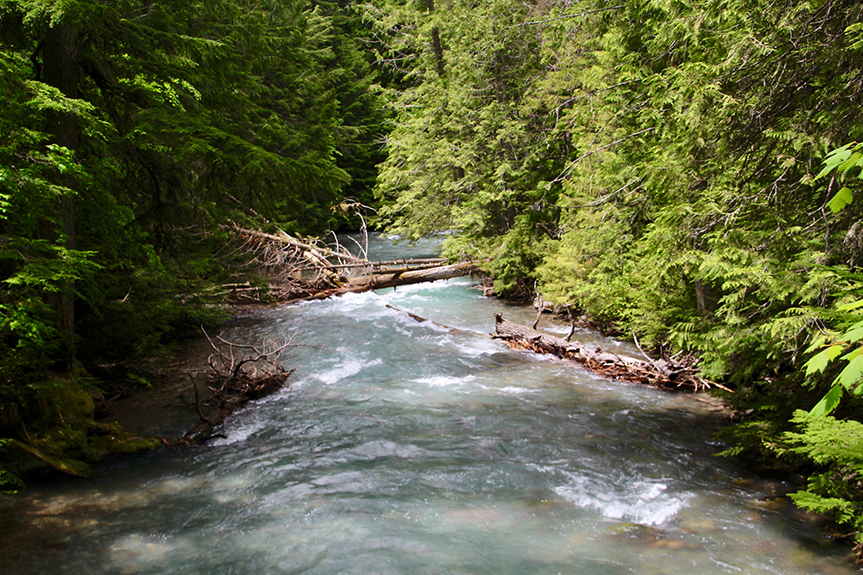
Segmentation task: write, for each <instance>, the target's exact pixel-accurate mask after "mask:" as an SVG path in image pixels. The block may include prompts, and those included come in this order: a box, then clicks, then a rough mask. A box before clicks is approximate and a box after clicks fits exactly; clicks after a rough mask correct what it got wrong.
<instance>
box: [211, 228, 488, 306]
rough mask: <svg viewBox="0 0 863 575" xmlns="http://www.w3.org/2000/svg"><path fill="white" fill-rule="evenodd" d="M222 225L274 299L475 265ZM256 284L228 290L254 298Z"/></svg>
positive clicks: (384, 284) (416, 278)
mask: <svg viewBox="0 0 863 575" xmlns="http://www.w3.org/2000/svg"><path fill="white" fill-rule="evenodd" d="M227 229H229V230H231V231H232V232H233V233H234V234H235V237H236V238H237V239H238V240H239V241H240V242H241V245H240V247H241V249H244V250H245V251H247V252H250V253H252V254H254V255H255V257H256V260H257V263H258V265H259V266H260V267H261V269H262V270H264V271H265V273H267V275H268V276H269V277H270V278H272V279H271V281H270V289H269V292H270V295H271V296H272V297H273V298H274V299H276V300H277V301H279V302H291V301H298V300H303V299H325V298H328V297H330V296H334V295H341V294H345V293H352V292H364V291H370V290H375V289H383V288H391V287H392V288H394V287H398V286H402V285H410V284H416V283H423V282H432V281H437V280H441V279H450V278H454V277H459V276H464V275H467V274H469V273H470V272H471V271H473V270H475V269H476V265H475V264H474V263H473V262H460V263H454V264H448V263H447V261H446V259H444V258H421V259H401V260H389V261H371V260H368V259H366V258H363V257H359V256H357V255H354V254H352V253H350V252H349V251H348V250H347V249H346V248H345V247H344V246H342V245H340V244H339V243H338V242H336V244H335V245H325V244H323V243H322V242H321V241H320V240H314V239H311V240H300V239H297V238H295V237H293V236H291V235H289V234H287V233H285V232H278V233H277V234H268V233H265V232H261V231H258V230H249V229H246V228H242V227H240V226H237V225H233V226H229V227H227ZM222 287H225V286H222ZM256 289H258V288H252V287H250V286H248V285H247V284H241V286H240V287H239V288H230V290H228V293H229V295H230V296H231V297H232V298H234V299H235V300H236V301H243V300H244V299H246V300H248V298H249V297H250V296H251V297H253V298H254V296H256V295H257V293H258V292H257V291H255V290H256ZM235 292H236V295H235Z"/></svg>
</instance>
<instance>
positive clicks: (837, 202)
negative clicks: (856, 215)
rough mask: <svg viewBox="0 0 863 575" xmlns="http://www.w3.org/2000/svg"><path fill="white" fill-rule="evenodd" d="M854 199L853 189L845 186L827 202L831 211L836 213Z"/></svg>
mask: <svg viewBox="0 0 863 575" xmlns="http://www.w3.org/2000/svg"><path fill="white" fill-rule="evenodd" d="M853 199H854V195H853V194H852V193H851V190H850V189H848V188H847V187H843V188H842V189H840V190H839V191H838V192H836V195H835V196H833V197H832V198H830V201H829V202H827V207H829V208H830V211H832V212H833V213H834V214H835V213H838V212H840V211H841V210H842V208H844V207H845V206H847V205H848V204H850V203H851V202H852V200H853Z"/></svg>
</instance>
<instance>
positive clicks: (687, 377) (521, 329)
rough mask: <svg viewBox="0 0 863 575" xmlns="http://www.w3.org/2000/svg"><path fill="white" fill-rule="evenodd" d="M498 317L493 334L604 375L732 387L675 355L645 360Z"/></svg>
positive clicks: (667, 384) (680, 385) (658, 383)
mask: <svg viewBox="0 0 863 575" xmlns="http://www.w3.org/2000/svg"><path fill="white" fill-rule="evenodd" d="M494 317H495V332H496V334H497V335H495V336H492V337H496V338H498V339H503V340H505V341H507V342H508V343H509V344H510V347H513V348H521V349H529V350H532V351H535V352H537V353H548V354H552V355H554V356H557V357H559V358H561V359H568V360H571V361H575V362H578V363H579V364H581V365H583V366H584V367H585V368H587V369H588V370H590V371H592V372H594V373H597V374H599V375H602V376H604V377H608V378H611V379H623V380H626V381H631V382H633V383H641V384H645V385H651V386H654V387H660V388H663V389H675V390H690V391H693V392H697V391H701V390H703V389H708V388H710V387H719V388H721V389H724V390H726V391H731V390H730V389H728V388H727V387H725V386H723V385H721V384H718V383H714V382H710V381H708V380H706V379H704V378H702V377H699V375H698V372H699V370H698V369H697V368H695V367H692V366H688V365H684V364H682V363H679V362H677V361H675V360H674V359H658V360H653V359H650V358H648V360H647V361H642V360H640V359H637V358H633V357H628V356H625V355H619V354H616V353H612V352H610V351H607V350H603V349H601V348H600V347H598V346H590V345H586V344H584V343H582V342H579V341H574V340H573V341H567V340H565V339H563V338H559V337H556V336H553V335H548V334H545V333H542V332H540V331H537V330H535V329H533V328H530V327H527V326H525V325H521V324H518V323H515V322H512V321H508V320H505V319H503V316H502V315H501V314H499V313H496V314H494ZM639 347H640V346H639ZM642 353H643V352H642ZM645 356H646V354H645Z"/></svg>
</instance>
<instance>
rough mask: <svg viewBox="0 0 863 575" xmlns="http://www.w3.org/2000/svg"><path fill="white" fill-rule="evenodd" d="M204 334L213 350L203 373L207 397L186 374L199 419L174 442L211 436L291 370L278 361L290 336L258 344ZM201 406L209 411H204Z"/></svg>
mask: <svg viewBox="0 0 863 575" xmlns="http://www.w3.org/2000/svg"><path fill="white" fill-rule="evenodd" d="M204 335H206V337H207V339H208V340H209V342H210V345H211V346H212V347H213V349H214V351H215V353H213V354H212V355H210V357H209V358H208V359H207V363H208V364H209V366H210V371H209V373H208V374H207V380H208V388H209V397H208V398H207V399H206V400H204V401H201V399H200V395H199V393H198V384H197V382H196V381H195V379H194V377H193V375H192V374H187V375H188V376H189V379H190V380H191V384H192V388H193V391H194V393H195V408H196V409H197V411H198V417H199V418H200V422H199V423H198V425H196V426H195V427H194V428H193V429H191V430H189V432H188V433H186V434H185V435H184V436H183V437H182V438H181V439H180V440H179V441H177V444H194V443H201V442H202V441H205V440H207V439H208V438H210V437H212V436H213V433H214V431H215V430H216V429H217V428H218V427H219V426H220V425H222V424H223V423H224V422H225V419H227V417H228V416H229V415H231V414H232V413H233V412H234V411H236V410H237V409H239V408H240V407H242V406H243V405H245V404H247V403H248V402H250V401H252V400H255V399H260V398H262V397H265V396H267V395H271V394H273V393H275V392H276V391H278V390H280V389H282V388H283V387H284V386H285V385H286V384H287V381H288V378H289V377H290V376H291V374H292V373H293V370H287V369H285V368H284V367H283V366H282V364H281V363H279V362H278V358H279V357H280V355H281V354H282V352H283V351H284V350H285V349H287V348H288V347H291V346H292V345H293V344H292V343H291V341H290V340H285V341H282V342H280V343H279V344H274V343H267V342H265V343H264V344H263V345H262V346H260V348H259V347H256V346H253V345H245V344H237V343H232V342H229V341H227V340H225V339H223V338H221V337H216V338H215V341H214V340H213V339H212V338H210V336H209V335H207V334H206V332H205V333H204ZM204 408H207V409H208V410H209V413H207V414H204Z"/></svg>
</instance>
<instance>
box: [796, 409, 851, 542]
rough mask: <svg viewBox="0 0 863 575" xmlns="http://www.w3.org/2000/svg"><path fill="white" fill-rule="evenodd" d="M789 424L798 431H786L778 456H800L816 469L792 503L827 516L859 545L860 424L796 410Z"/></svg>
mask: <svg viewBox="0 0 863 575" xmlns="http://www.w3.org/2000/svg"><path fill="white" fill-rule="evenodd" d="M792 423H794V424H796V425H797V426H799V428H800V431H799V432H786V433H785V434H784V435H783V438H782V444H783V445H782V446H781V447H780V448H779V451H780V453H790V454H795V455H799V456H803V457H805V458H806V459H808V460H811V461H813V462H814V463H815V464H817V466H818V470H817V471H816V472H815V473H814V474H812V475H810V477H809V480H808V482H807V486H806V489H805V490H801V491H798V492H796V493H793V494H791V498H792V500H793V501H794V502H795V503H796V504H797V505H799V506H800V507H803V508H804V509H807V510H809V511H812V512H814V513H829V514H831V515H832V516H833V517H834V518H835V519H836V521H837V522H838V523H841V524H846V525H848V527H849V528H852V529H853V530H854V531H857V532H858V534H857V536H856V540H857V542H858V543H863V533H860V532H861V528H863V495H861V494H863V490H861V487H863V424H861V423H860V422H858V421H842V420H838V419H835V418H833V417H831V416H829V415H828V416H823V417H819V418H816V419H813V418H812V417H810V415H809V414H808V413H806V412H805V411H802V410H801V411H798V412H797V413H796V414H795V416H794V418H793V419H792Z"/></svg>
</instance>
